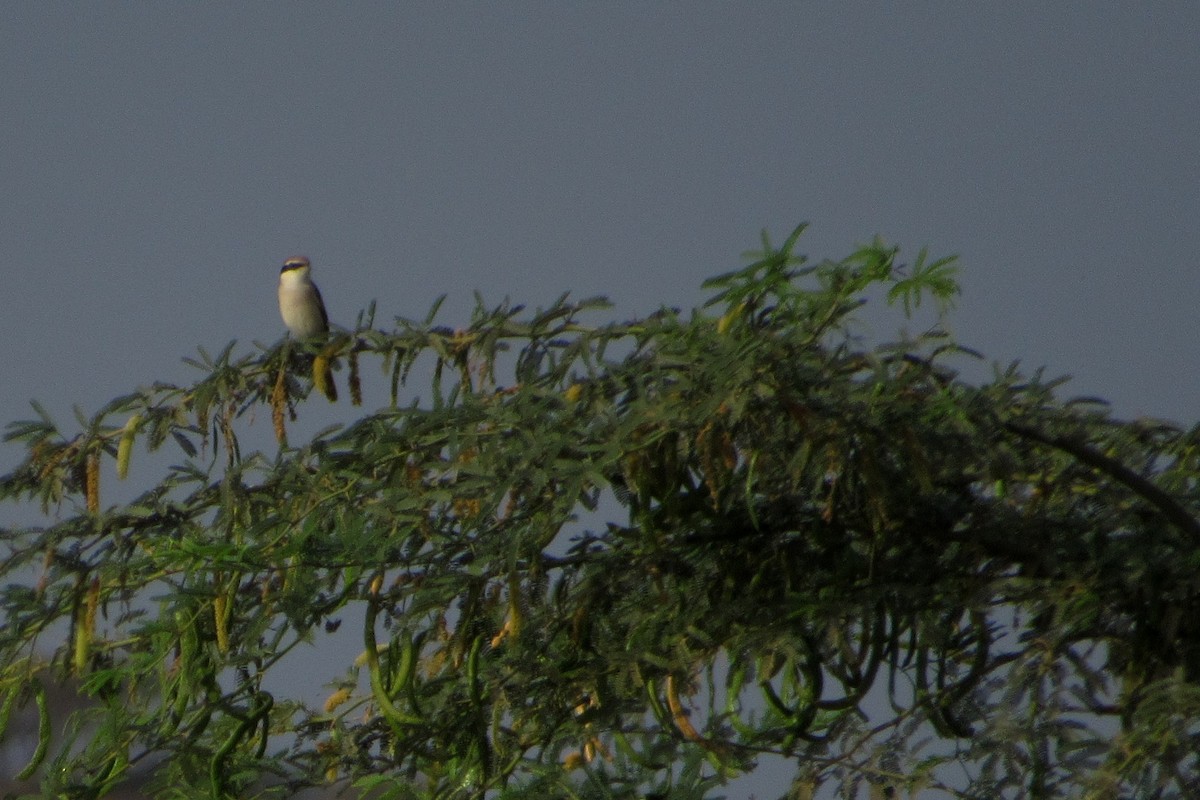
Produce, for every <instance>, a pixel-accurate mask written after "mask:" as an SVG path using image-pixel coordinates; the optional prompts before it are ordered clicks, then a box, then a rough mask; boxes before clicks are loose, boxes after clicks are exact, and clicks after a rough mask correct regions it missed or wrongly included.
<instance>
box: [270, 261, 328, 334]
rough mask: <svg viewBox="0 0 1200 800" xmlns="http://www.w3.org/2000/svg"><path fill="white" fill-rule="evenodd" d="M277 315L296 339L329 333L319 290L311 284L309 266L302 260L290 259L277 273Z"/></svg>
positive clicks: (323, 303)
mask: <svg viewBox="0 0 1200 800" xmlns="http://www.w3.org/2000/svg"><path fill="white" fill-rule="evenodd" d="M279 315H280V316H281V317H283V324H284V325H286V326H287V329H288V330H289V331H291V332H292V335H293V336H295V337H296V338H297V339H309V338H312V337H315V336H321V335H323V334H326V333H329V315H328V314H326V313H325V302H324V301H323V300H321V290H320V289H318V288H317V285H316V284H315V283H313V280H312V264H311V263H310V262H309V260H308V259H307V258H305V257H304V256H293V257H292V258H289V259H288V260H287V261H284V262H283V268H282V269H281V270H279Z"/></svg>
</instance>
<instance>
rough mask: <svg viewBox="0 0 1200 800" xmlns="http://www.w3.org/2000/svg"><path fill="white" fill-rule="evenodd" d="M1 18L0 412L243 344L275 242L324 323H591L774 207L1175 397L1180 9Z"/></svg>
mask: <svg viewBox="0 0 1200 800" xmlns="http://www.w3.org/2000/svg"><path fill="white" fill-rule="evenodd" d="M4 14H5V22H4V25H3V26H2V27H0V186H2V187H3V191H0V269H2V273H0V274H2V276H3V278H4V282H3V284H2V286H3V291H0V301H2V302H3V303H4V313H3V314H2V315H0V336H2V340H3V342H4V347H5V348H6V353H7V354H8V357H7V359H6V363H5V371H4V380H3V381H0V412H2V413H0V417H2V418H3V420H4V421H8V420H12V419H15V418H22V417H26V416H28V415H29V411H28V400H29V399H30V398H38V399H40V400H42V401H44V402H45V403H46V404H47V405H48V406H49V407H50V408H52V409H59V410H65V409H67V408H69V407H70V405H71V404H74V403H79V404H80V405H82V406H83V407H84V408H85V409H86V410H88V411H89V412H90V411H93V410H95V409H96V408H97V407H98V406H100V405H101V404H102V403H103V402H104V401H106V400H108V399H110V398H112V397H113V396H115V395H118V394H122V393H125V392H127V391H129V390H131V389H132V388H134V387H136V386H137V385H139V384H146V383H149V382H151V381H153V380H169V381H186V380H191V379H192V378H194V377H196V376H197V373H195V372H194V371H192V370H190V368H188V367H185V366H184V365H183V364H182V363H181V361H180V359H181V358H182V357H184V356H187V355H191V354H194V353H195V351H196V348H197V347H198V346H204V347H206V348H208V349H209V350H210V351H216V350H218V349H220V348H221V347H222V346H223V345H225V344H226V343H227V342H228V341H230V340H232V339H237V340H239V342H240V343H241V344H240V347H241V348H243V349H244V350H245V351H248V350H249V349H250V348H251V347H252V342H253V341H254V340H259V341H263V342H273V341H275V340H276V339H278V338H279V337H280V336H281V335H282V334H283V326H282V323H281V322H280V320H279V316H278V311H277V309H276V303H275V297H274V292H275V284H276V282H277V280H278V271H279V266H280V264H281V263H282V261H283V260H284V258H285V257H287V256H289V255H292V254H294V253H304V254H307V255H309V256H310V257H311V258H312V260H313V263H314V265H315V273H314V276H315V278H316V279H317V281H318V283H319V284H320V286H321V288H322V291H323V293H324V295H325V299H326V303H327V305H328V306H329V311H330V314H331V316H332V317H333V318H334V320H335V321H337V322H340V323H342V324H344V325H350V324H352V323H353V321H354V317H355V315H356V314H357V312H358V311H359V310H361V309H362V308H364V307H365V306H366V304H367V303H368V302H369V301H370V300H372V299H375V300H377V301H378V304H379V310H380V320H381V321H382V322H384V323H388V322H390V320H391V318H392V317H393V316H394V315H402V316H408V317H419V316H421V315H423V314H424V312H425V311H426V310H427V309H428V308H429V306H430V304H431V303H432V302H433V300H434V299H435V298H436V297H437V296H439V295H441V294H448V295H449V298H450V299H449V300H448V302H447V305H446V310H445V312H444V315H443V319H444V320H445V321H446V322H447V323H448V324H455V323H456V322H462V321H465V320H466V318H467V314H468V312H469V309H470V307H471V305H472V302H473V301H472V291H473V290H476V289H478V290H480V291H481V292H482V293H483V295H484V296H485V297H486V298H488V299H489V300H492V301H499V300H500V299H502V298H503V297H504V296H506V295H507V296H510V297H512V298H513V299H514V300H515V301H520V302H525V303H528V304H529V305H538V304H545V303H548V302H550V301H552V300H553V299H554V298H555V297H556V296H557V295H559V294H560V293H562V292H564V291H568V290H569V291H571V292H572V293H573V294H574V295H575V296H577V297H584V296H589V295H593V294H605V295H608V296H609V297H610V298H611V299H612V300H614V301H615V303H616V304H617V308H616V309H615V310H614V312H613V314H614V315H615V316H617V317H620V318H625V317H628V316H633V315H638V314H645V313H649V312H651V311H653V310H655V309H656V308H658V307H659V306H661V305H678V306H682V307H685V308H687V307H690V306H692V305H695V304H697V303H698V302H700V301H701V300H702V299H703V297H704V296H705V294H704V292H703V291H702V290H701V289H700V283H701V282H702V281H703V280H704V279H705V278H706V277H709V276H711V275H713V274H716V273H718V272H722V271H725V270H727V269H730V268H732V267H735V266H737V265H739V264H740V263H741V262H740V260H739V254H740V253H741V252H743V251H744V250H746V249H748V248H751V247H754V246H755V245H756V244H757V242H758V236H759V231H760V230H761V229H762V228H767V229H768V230H770V231H771V232H772V233H773V234H774V235H775V238H776V239H777V240H778V239H782V238H783V237H784V236H785V235H786V234H787V233H788V232H789V231H790V230H791V228H792V227H793V226H794V225H795V224H797V223H798V222H801V221H809V222H811V223H812V227H811V229H810V232H809V234H808V235H807V236H806V237H805V239H804V240H803V244H802V246H801V248H800V249H801V250H803V251H805V252H807V253H809V254H810V255H812V256H815V257H842V256H844V255H846V254H848V253H849V252H850V251H851V250H852V249H853V248H854V246H855V245H856V244H859V243H863V242H867V241H869V240H870V239H871V238H872V237H873V236H875V235H876V234H879V235H881V236H883V237H884V238H885V239H886V240H888V241H889V242H893V243H896V244H899V245H901V246H903V247H904V248H905V251H906V252H907V254H908V255H910V256H911V255H914V254H915V253H916V251H917V250H918V249H919V248H920V247H921V246H923V245H928V246H929V247H930V249H931V251H932V252H933V253H935V254H939V255H940V254H949V253H957V254H959V255H960V256H961V258H962V264H963V269H964V271H963V273H962V284H963V289H964V294H963V296H962V298H961V300H960V302H959V304H958V309H957V311H956V312H955V314H954V315H953V316H952V317H951V324H952V329H953V331H954V332H955V334H956V335H957V336H958V337H959V338H960V339H961V340H962V341H963V342H964V343H967V344H970V345H972V346H974V347H976V348H977V349H979V350H981V351H983V352H984V353H985V354H986V355H987V356H988V357H989V358H992V359H996V360H998V361H1001V362H1007V361H1009V360H1011V359H1015V358H1019V359H1021V360H1022V362H1024V363H1025V364H1026V365H1028V366H1029V367H1036V366H1038V365H1042V364H1045V365H1047V366H1048V368H1049V371H1050V372H1051V373H1072V374H1074V375H1075V376H1076V380H1075V382H1074V383H1073V384H1071V385H1070V386H1069V387H1068V388H1067V390H1066V393H1067V394H1075V393H1078V394H1098V395H1101V396H1104V397H1107V398H1109V399H1111V400H1113V401H1114V403H1115V408H1116V410H1117V412H1118V413H1120V414H1121V415H1124V416H1136V415H1142V414H1146V415H1154V416H1162V417H1167V418H1172V419H1176V420H1178V421H1181V422H1185V423H1189V424H1190V422H1192V421H1194V420H1195V419H1196V417H1197V403H1196V400H1197V397H1198V394H1200V371H1198V369H1197V365H1198V364H1200V343H1198V341H1197V337H1196V334H1195V331H1196V327H1197V325H1196V313H1195V307H1196V299H1197V297H1200V268H1198V267H1197V263H1196V262H1197V254H1198V253H1200V234H1198V232H1197V230H1198V228H1197V221H1198V220H1200V44H1198V42H1200V4H1197V3H1194V2H1174V3H1170V2H1162V3H1154V4H1141V3H1138V4H1135V3H1121V4H1117V3H1111V4H1110V3H1070V4H1067V3H1055V4H1046V3H1043V2H1029V3H1016V2H1009V3H1003V4H984V3H962V2H940V3H921V4H913V3H905V4H899V3H893V4H875V3H847V2H822V3H800V2H789V3H780V4H768V3H737V4H731V3H673V4H669V5H667V4H659V5H650V4H642V3H638V4H632V3H630V4H616V3H596V4H589V5H586V6H584V5H576V4H568V3H503V4H500V3H496V4H486V5H484V4H479V5H462V4H449V3H432V2H431V3H427V4H421V5H416V4H384V3H355V4H353V5H337V4H312V3H287V4H266V3H262V4H176V3H172V4H147V3H139V4H133V3H127V4H115V3H104V4H99V3H95V4H74V3H71V4H67V3H53V2H37V3H23V4H13V5H8V6H6V7H5V11H4ZM890 333H891V332H890V331H881V332H880V334H881V335H887V334H890ZM339 408H340V407H339ZM342 413H352V412H350V410H349V408H348V407H346V408H345V409H344V410H343V412H342ZM60 416H61V417H66V414H65V413H64V414H61V415H60ZM64 421H65V420H64ZM6 451H7V452H4V453H0V463H2V464H11V463H12V462H13V460H14V458H15V457H16V455H18V454H17V453H16V452H15V451H14V449H13V448H11V447H7V448H6ZM2 521H3V513H2V512H0V522H2Z"/></svg>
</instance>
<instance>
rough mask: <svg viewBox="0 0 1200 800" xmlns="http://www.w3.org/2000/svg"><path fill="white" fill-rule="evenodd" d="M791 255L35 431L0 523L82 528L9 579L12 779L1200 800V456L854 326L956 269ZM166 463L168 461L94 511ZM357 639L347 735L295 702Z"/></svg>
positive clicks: (383, 340)
mask: <svg viewBox="0 0 1200 800" xmlns="http://www.w3.org/2000/svg"><path fill="white" fill-rule="evenodd" d="M802 231H803V227H801V228H799V229H797V230H796V231H795V232H794V233H793V234H792V235H791V236H790V237H788V239H787V240H786V241H785V242H784V243H783V244H782V246H780V247H778V248H775V247H771V246H770V244H769V242H768V241H767V240H766V238H765V237H764V248H763V251H762V252H760V253H758V254H756V255H755V256H754V260H753V263H752V264H751V265H750V266H748V267H746V268H744V269H741V270H738V271H736V272H732V273H729V274H727V275H723V276H720V277H717V278H714V279H712V280H711V281H709V282H708V283H707V284H706V285H707V286H708V287H709V288H710V289H711V290H712V291H713V292H714V295H713V297H712V300H711V301H710V302H709V303H708V305H707V306H706V309H712V311H711V312H710V311H705V310H700V311H697V312H694V313H692V314H691V315H690V316H688V315H683V314H680V313H678V312H675V311H670V310H664V311H662V312H661V313H658V314H655V315H653V316H651V317H650V318H648V319H644V320H637V321H633V322H627V323H622V324H616V323H614V324H607V325H600V326H596V325H592V324H589V323H588V322H587V318H588V317H590V316H592V315H594V314H596V313H597V312H598V310H599V309H602V308H604V303H603V302H602V301H599V300H591V301H584V302H568V300H567V298H565V297H564V298H562V299H561V300H560V301H559V302H558V303H556V304H555V305H553V306H552V307H550V308H548V309H546V310H544V311H537V312H533V313H528V312H526V311H525V310H523V309H522V308H521V307H519V306H517V307H510V306H509V305H507V304H505V305H501V306H499V307H497V308H493V309H488V308H485V307H484V305H483V304H482V303H480V304H479V306H478V308H477V310H476V312H475V315H474V319H473V320H472V322H471V324H470V325H469V326H468V327H465V328H462V329H458V330H451V329H448V328H445V327H440V326H438V325H435V324H434V321H433V320H434V319H435V316H436V306H435V309H434V312H431V314H430V315H429V317H428V318H427V319H426V320H425V321H424V322H421V323H415V322H408V321H405V320H400V321H398V327H397V329H396V330H393V331H388V332H385V331H382V330H378V329H376V328H375V327H374V325H373V313H369V314H367V315H366V317H365V319H363V320H360V323H359V324H358V325H357V326H356V328H355V329H354V330H353V331H351V332H347V333H345V334H343V335H341V336H339V337H337V338H335V339H333V340H332V341H330V342H329V343H327V344H323V345H321V346H312V347H309V346H305V345H301V344H294V343H293V344H289V343H287V342H284V343H282V344H280V345H278V346H275V347H272V348H270V349H265V350H264V351H263V352H259V353H254V354H249V355H240V356H235V355H234V345H232V344H231V345H230V346H229V347H227V348H226V349H225V350H224V351H223V352H222V353H220V354H219V355H218V356H217V357H215V358H210V357H208V356H202V358H201V359H200V360H199V361H197V362H196V364H197V365H198V366H200V367H201V368H202V369H203V370H204V371H205V373H206V374H205V376H204V377H203V378H202V379H201V380H199V381H198V382H196V383H195V384H194V385H191V386H168V385H155V386H153V387H150V388H146V389H141V390H138V391H137V392H135V393H133V394H130V395H128V396H125V397H121V398H117V399H116V400H113V401H112V402H111V403H109V404H108V405H106V406H105V407H104V408H102V409H101V410H100V411H99V412H98V413H96V414H95V415H94V416H91V417H86V416H82V415H81V417H80V425H79V429H78V430H77V431H76V432H74V433H68V432H66V431H64V430H63V429H61V428H60V427H59V426H57V425H55V424H54V423H53V422H52V421H51V420H50V419H49V417H48V416H47V415H46V414H44V413H39V418H38V419H35V420H33V421H28V422H19V423H14V424H12V425H11V426H10V427H9V433H8V438H9V439H10V440H15V441H19V442H22V443H23V444H24V445H25V447H26V448H27V453H26V456H25V459H24V461H23V463H22V464H21V465H20V466H19V467H18V468H17V469H15V470H14V471H13V472H12V473H11V474H9V475H7V476H5V477H4V479H3V482H2V484H0V487H2V488H0V495H2V496H3V497H4V498H6V499H8V500H9V501H12V502H24V503H27V502H29V501H31V500H32V501H38V502H40V503H41V504H42V507H43V510H47V511H48V510H49V509H51V508H53V509H56V511H57V514H56V516H55V517H54V518H53V519H51V520H48V522H47V524H46V525H44V526H42V527H26V528H20V529H13V530H8V531H6V532H5V541H6V544H7V551H8V552H7V557H6V559H5V560H4V562H3V567H2V568H0V569H2V570H3V573H4V575H5V578H6V582H7V585H6V586H5V588H4V590H3V595H2V598H3V609H4V614H5V621H4V623H5V624H4V629H3V633H2V634H0V652H2V654H3V657H2V659H0V661H2V663H3V671H2V674H0V691H2V693H3V707H2V711H0V723H2V722H4V721H5V720H8V719H9V717H10V714H11V713H12V712H13V711H14V709H19V708H27V707H28V708H41V709H42V711H41V715H42V721H43V725H42V726H41V734H40V737H39V746H38V747H37V748H36V752H34V753H33V754H32V755H31V756H30V758H29V762H28V765H27V767H26V768H25V769H24V771H23V773H22V775H23V777H26V778H33V779H35V780H37V781H38V786H39V787H40V788H39V791H40V796H47V797H49V796H53V797H59V796H63V797H99V796H102V795H105V794H106V793H109V792H111V791H113V790H114V789H115V788H116V787H118V786H120V785H121V783H122V782H123V781H125V780H127V779H128V777H129V776H130V775H131V774H134V773H135V772H136V771H137V770H139V769H141V771H142V772H143V773H144V774H146V775H148V776H149V788H148V789H147V791H150V792H152V793H153V794H154V796H156V797H164V798H167V797H195V796H209V797H216V798H223V797H285V796H290V795H292V794H294V793H295V792H297V791H298V790H300V789H302V788H305V787H319V786H327V787H333V788H345V787H347V786H353V787H354V789H355V792H354V794H359V793H366V794H369V796H372V797H396V798H457V797H463V798H469V797H479V798H482V797H489V798H491V797H494V798H580V797H586V798H609V797H611V798H633V797H668V796H669V797H672V798H676V797H681V798H687V797H694V798H700V797H717V796H720V794H721V791H720V787H721V786H722V785H723V784H725V783H726V782H727V781H729V780H731V779H733V778H735V777H737V776H739V775H742V774H745V773H746V772H749V771H752V770H754V769H755V767H756V764H758V763H760V762H761V761H762V760H763V759H765V758H767V757H769V756H776V757H780V758H784V759H787V760H789V762H790V763H791V764H792V765H793V770H792V776H791V778H790V780H791V784H790V786H781V787H780V789H779V794H781V795H782V794H785V793H786V796H787V797H790V798H810V797H824V796H840V797H858V796H861V794H862V793H866V794H871V796H873V797H917V796H921V797H933V796H953V797H963V798H967V797H970V798H984V797H988V798H991V797H1031V798H1053V797H1093V798H1118V797H1135V796H1136V797H1139V798H1149V797H1196V796H1200V789H1198V788H1197V787H1198V786H1200V765H1198V763H1197V756H1196V753H1197V752H1200V686H1198V681H1200V577H1198V576H1200V522H1198V520H1197V502H1198V495H1197V491H1198V490H1197V486H1198V483H1200V447H1198V444H1200V438H1198V432H1197V429H1195V428H1193V429H1191V430H1187V431H1185V430H1181V429H1179V428H1177V427H1175V426H1172V425H1168V424H1165V423H1161V422H1153V421H1134V422H1123V421H1119V420H1116V419H1113V418H1112V417H1110V416H1109V415H1108V414H1107V412H1106V411H1105V409H1104V407H1103V405H1102V404H1100V403H1098V402H1096V401H1092V400H1071V401H1062V400H1059V399H1057V397H1056V394H1055V389H1056V386H1057V385H1058V383H1059V382H1058V381H1046V380H1043V379H1042V377H1041V375H1040V374H1035V375H1033V376H1031V377H1030V376H1023V375H1021V374H1020V373H1019V372H1018V370H1017V369H1016V368H1015V367H1013V368H1009V369H1006V370H999V371H998V372H997V374H996V375H995V378H994V379H993V380H992V381H990V382H988V383H986V384H984V385H980V386H975V385H971V384H969V383H968V382H966V381H964V380H961V379H960V378H959V377H958V376H957V374H956V372H955V371H954V369H953V368H952V367H953V364H954V363H958V361H956V360H962V359H965V358H968V357H971V354H970V353H969V351H965V350H964V349H963V348H961V347H959V346H957V345H956V344H955V343H954V342H953V340H952V339H951V338H950V337H949V336H948V335H947V334H945V333H944V332H941V331H940V330H937V329H935V330H932V331H930V332H928V333H926V334H923V335H920V336H916V337H913V338H907V339H905V340H903V341H900V342H898V343H892V344H880V345H874V346H869V345H867V344H865V343H864V342H863V341H862V340H861V338H860V337H858V336H857V335H856V334H855V327H854V316H855V314H856V312H857V311H858V309H859V308H860V306H861V305H862V303H863V302H864V298H866V297H868V296H872V297H878V296H881V295H885V296H886V299H887V300H888V301H889V302H892V303H896V304H898V305H899V306H901V307H902V308H903V310H904V311H905V312H913V311H914V309H915V307H916V306H919V305H920V303H921V301H922V300H923V299H924V300H932V301H933V302H935V303H936V304H937V305H938V307H939V308H944V307H945V306H946V304H947V303H948V302H949V301H950V300H951V299H952V297H953V295H954V294H955V292H956V291H957V286H956V284H955V283H954V280H953V270H954V266H953V264H952V262H951V260H950V259H940V260H930V259H928V257H927V256H926V254H925V252H924V251H922V253H921V254H920V255H919V257H918V258H917V259H916V260H915V261H914V262H913V263H912V264H911V265H909V266H903V265H901V264H900V263H899V261H898V250H897V249H896V248H893V247H889V246H886V245H884V244H883V243H882V242H880V241H878V240H877V241H876V242H874V243H873V244H871V245H869V246H866V247H863V248H861V249H859V250H857V251H856V252H854V253H853V254H852V255H850V256H849V257H848V258H846V259H844V260H841V261H823V262H820V263H810V262H807V261H806V260H805V259H804V258H803V257H801V256H799V255H796V254H795V246H796V244H797V240H798V238H799V236H800V234H801V232H802ZM331 360H332V361H336V360H340V361H342V362H344V363H345V364H346V366H347V377H346V382H347V384H348V386H349V389H350V394H351V396H352V398H353V403H354V405H356V406H357V405H359V404H360V403H361V402H362V394H363V387H362V381H361V379H360V375H359V366H360V362H361V363H370V362H371V361H377V362H378V363H380V364H381V365H382V369H383V374H384V375H385V376H386V378H387V379H388V381H389V382H390V402H389V404H388V405H387V406H386V407H385V408H382V409H381V410H379V411H376V412H373V413H360V412H354V413H355V414H357V415H358V416H357V418H355V419H352V420H351V421H349V422H347V423H346V424H344V425H341V426H337V427H335V428H333V429H330V430H325V431H322V432H320V433H318V434H316V435H315V436H313V437H312V438H311V440H309V441H307V442H305V443H304V444H302V445H300V446H292V445H290V444H289V443H288V441H287V433H288V428H289V426H293V425H294V421H295V419H296V414H297V413H298V409H299V408H300V403H301V401H302V400H304V399H305V397H306V391H307V390H308V389H309V388H310V386H309V375H313V376H318V377H319V376H321V375H323V374H324V373H325V367H326V365H327V364H328V363H330V361H331ZM421 378H427V379H428V389H427V391H425V392H424V393H423V394H422V395H420V396H419V397H418V398H417V399H413V400H412V401H411V402H402V398H403V397H405V396H406V395H407V394H408V393H409V392H411V391H412V389H411V388H410V387H411V386H412V385H414V384H415V383H417V382H418V381H419V380H420V379H421ZM267 410H269V412H270V414H269V416H270V418H271V419H272V421H273V426H272V427H273V432H274V435H275V438H276V441H277V445H275V444H271V445H264V448H263V449H262V450H253V451H252V450H251V449H250V448H249V447H247V446H246V444H247V443H248V442H249V441H250V440H251V439H252V438H253V436H254V432H255V430H257V429H255V428H254V427H253V423H254V421H255V420H256V419H261V418H265V417H266V416H268V415H267V413H266V411H267ZM260 412H261V413H260ZM138 442H144V443H145V444H146V445H147V446H148V448H149V449H150V450H158V449H167V450H169V451H172V452H174V453H175V454H176V457H177V458H179V459H181V460H180V461H179V463H178V464H175V465H173V466H170V467H169V468H166V469H165V471H164V472H163V473H162V475H161V477H160V478H159V479H158V481H157V483H155V484H154V485H153V486H151V487H150V488H148V489H146V490H145V491H144V492H142V493H141V494H140V495H139V496H137V497H136V498H135V499H133V500H132V501H130V502H125V503H116V504H110V505H105V504H104V502H103V501H102V492H101V487H100V485H99V484H100V481H99V476H100V474H101V469H102V467H103V465H105V464H107V463H108V462H109V460H112V461H113V462H115V465H116V471H117V473H118V474H120V475H122V476H123V475H125V473H126V472H127V470H128V469H129V465H130V461H131V458H132V453H133V448H134V446H135V444H137V443H138ZM267 451H274V452H267ZM139 458H141V457H140V456H139ZM339 626H345V627H346V629H353V630H354V631H355V632H356V639H357V641H358V642H360V645H359V646H356V647H355V651H356V652H349V653H347V655H346V658H345V663H344V673H341V674H335V675H330V676H329V677H330V680H331V681H332V687H331V693H330V695H329V697H328V698H327V699H326V700H325V702H324V704H323V705H322V706H320V707H310V705H308V704H307V703H306V702H305V699H304V698H302V697H293V696H285V695H284V693H283V692H281V691H280V690H279V688H278V686H277V683H278V682H277V683H276V684H272V682H271V681H272V678H273V677H274V673H275V671H277V670H278V668H279V665H280V663H281V661H282V660H283V659H285V658H286V657H287V656H288V654H289V653H292V652H294V651H296V650H297V649H299V648H302V647H304V646H307V645H308V644H310V643H317V644H318V645H319V643H320V642H321V641H323V640H324V638H325V637H327V636H329V635H331V634H332V632H333V631H335V630H337V629H338V628H339ZM341 633H343V634H344V633H345V631H341ZM339 635H340V634H339ZM359 651H360V652H359ZM68 677H69V678H72V679H74V680H76V681H78V686H79V687H80V688H79V691H80V692H81V694H82V696H83V697H84V698H85V699H86V704H85V706H84V707H83V708H82V709H81V710H78V711H76V712H74V714H73V715H72V716H71V718H70V719H69V720H67V721H65V724H64V720H62V719H58V718H51V712H50V710H49V709H48V708H47V707H46V706H45V704H44V702H43V701H44V698H45V696H46V692H47V689H48V688H49V687H53V686H54V685H56V684H57V683H59V682H61V681H63V680H64V679H65V678H68ZM55 730H61V731H63V732H62V733H60V734H59V735H58V736H57V738H55V737H53V736H52V731H55Z"/></svg>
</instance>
